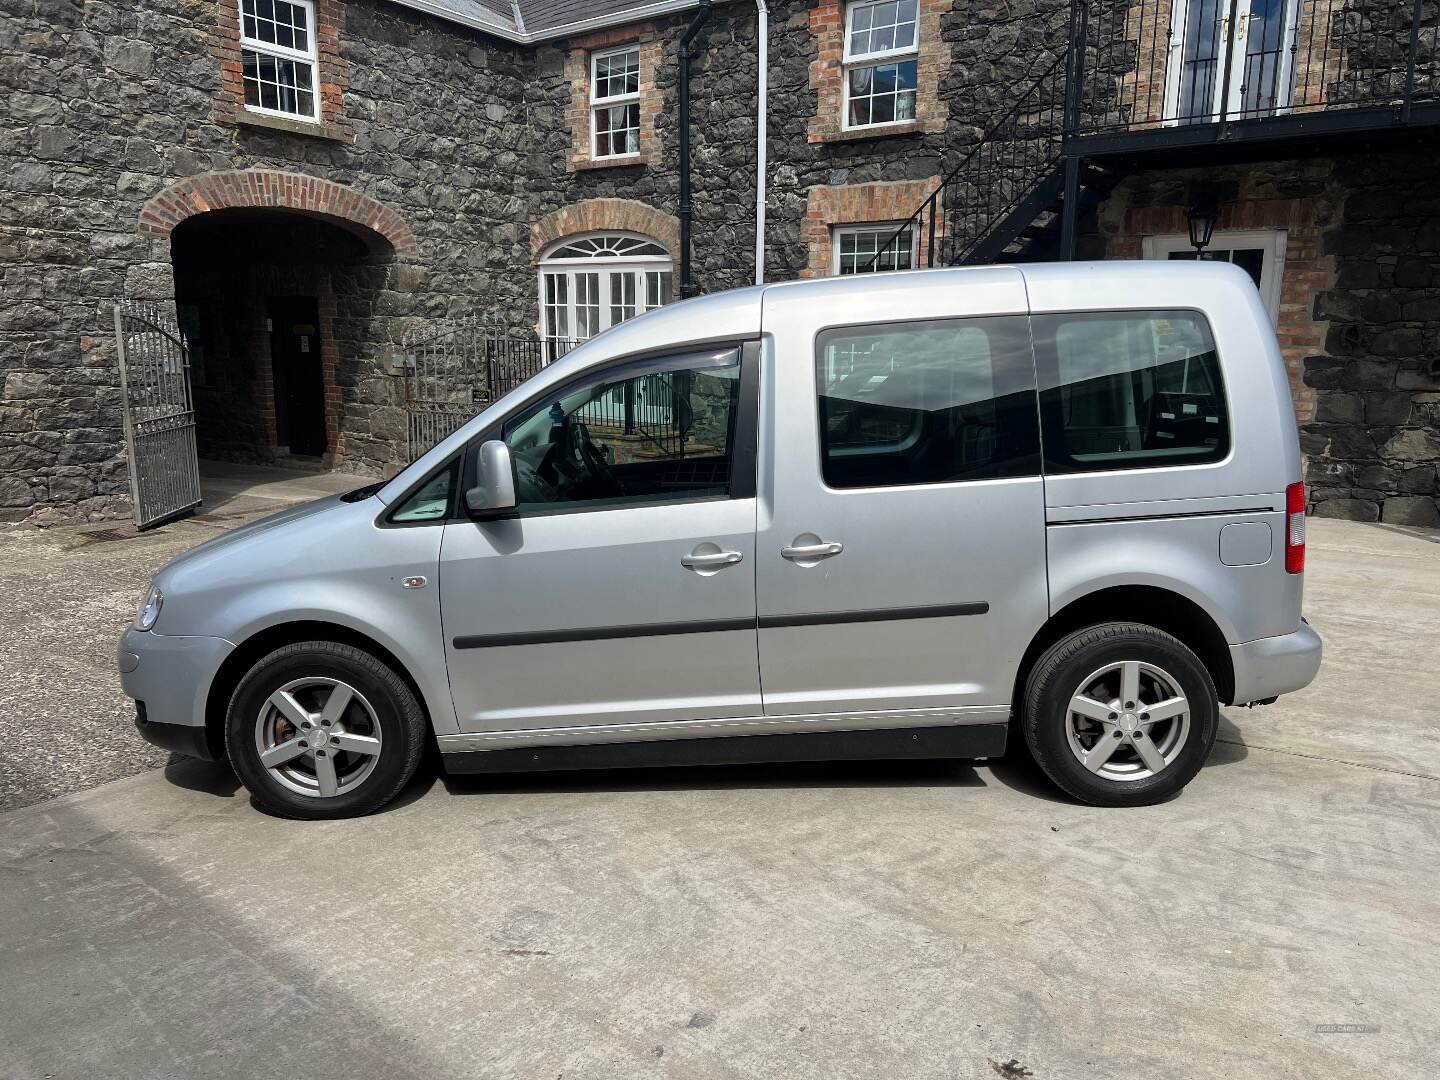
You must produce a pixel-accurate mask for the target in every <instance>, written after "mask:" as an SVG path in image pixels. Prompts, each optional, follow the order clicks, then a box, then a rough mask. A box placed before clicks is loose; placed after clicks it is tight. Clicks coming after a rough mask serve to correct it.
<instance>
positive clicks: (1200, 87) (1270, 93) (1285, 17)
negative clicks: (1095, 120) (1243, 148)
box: [1165, 0, 1299, 124]
mask: <svg viewBox="0 0 1440 1080" xmlns="http://www.w3.org/2000/svg"><path fill="white" fill-rule="evenodd" d="M1298 14H1299V3H1298V0H1177V2H1176V4H1175V5H1174V7H1173V8H1172V14H1171V24H1170V42H1171V44H1170V52H1169V62H1168V73H1169V76H1168V80H1167V86H1166V109H1165V116H1166V117H1167V118H1168V119H1170V120H1171V121H1172V122H1175V123H1181V124H1185V123H1192V124H1193V123H1206V122H1210V121H1214V120H1218V119H1220V116H1221V114H1222V111H1223V114H1224V115H1225V116H1226V117H1227V118H1229V119H1245V118H1249V117H1257V116H1269V115H1272V114H1273V113H1275V112H1276V111H1277V110H1280V109H1284V108H1286V107H1287V106H1288V105H1289V104H1290V78H1291V57H1292V53H1293V45H1294V43H1295V30H1296V22H1297V18H1298ZM1232 18H1233V19H1234V22H1235V27H1234V35H1233V37H1232V36H1231V26H1230V24H1231V20H1232ZM1227 68H1228V69H1229V80H1228V85H1227V81H1226V77H1225V76H1226V69H1227ZM1222 106H1223V109H1222Z"/></svg>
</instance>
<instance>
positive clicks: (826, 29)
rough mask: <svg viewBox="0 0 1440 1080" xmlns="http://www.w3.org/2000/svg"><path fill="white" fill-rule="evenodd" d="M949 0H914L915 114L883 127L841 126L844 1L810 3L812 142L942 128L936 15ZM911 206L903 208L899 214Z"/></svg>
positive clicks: (945, 56) (945, 59) (943, 67)
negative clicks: (916, 3)
mask: <svg viewBox="0 0 1440 1080" xmlns="http://www.w3.org/2000/svg"><path fill="white" fill-rule="evenodd" d="M953 7H954V0H920V3H919V9H918V21H917V25H916V31H917V32H918V34H919V36H920V40H919V57H918V61H919V62H918V64H917V65H916V73H915V78H916V83H915V119H914V120H911V121H909V122H908V123H903V124H887V125H885V126H884V127H875V128H855V129H853V130H847V129H846V128H845V116H844V110H845V2H844V0H819V2H818V3H816V4H815V6H814V7H812V8H811V9H810V34H811V36H812V37H813V38H814V39H815V44H816V50H817V51H816V57H815V59H814V60H812V61H811V62H810V89H812V90H814V91H815V99H816V100H815V115H814V116H812V117H811V118H810V127H809V134H808V136H807V138H808V139H809V141H810V142H812V143H826V142H848V141H850V140H853V139H878V138H882V137H884V136H886V135H912V134H915V133H916V132H933V131H944V130H945V103H944V102H943V101H941V100H940V76H941V75H942V74H943V73H944V72H945V71H947V70H948V69H949V67H950V46H949V45H948V44H947V43H946V42H945V41H944V39H943V38H941V36H940V19H941V17H942V16H944V15H946V14H947V13H949V12H950V11H951V10H952V9H953ZM914 209H915V208H914V207H913V206H912V207H911V208H910V210H906V211H905V214H902V215H901V217H902V218H903V217H905V216H906V215H908V214H909V213H910V211H911V210H914Z"/></svg>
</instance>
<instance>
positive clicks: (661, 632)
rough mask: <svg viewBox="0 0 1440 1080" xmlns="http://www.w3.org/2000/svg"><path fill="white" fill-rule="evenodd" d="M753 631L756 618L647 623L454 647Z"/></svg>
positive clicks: (461, 642)
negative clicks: (723, 631)
mask: <svg viewBox="0 0 1440 1080" xmlns="http://www.w3.org/2000/svg"><path fill="white" fill-rule="evenodd" d="M753 629H755V620H754V619H710V620H708V621H702V622H682V623H645V624H643V625H640V626H591V627H586V628H585V629H582V630H530V631H526V632H523V633H519V634H472V635H468V636H465V637H457V638H456V639H455V642H454V644H455V648H457V649H493V648H495V647H497V646H501V645H552V644H559V643H561V642H565V641H611V640H613V639H615V638H634V637H668V636H669V635H671V634H713V633H717V632H719V631H722V630H753Z"/></svg>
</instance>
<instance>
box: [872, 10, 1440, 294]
mask: <svg viewBox="0 0 1440 1080" xmlns="http://www.w3.org/2000/svg"><path fill="white" fill-rule="evenodd" d="M1420 109H1424V110H1425V111H1426V116H1425V117H1424V119H1425V121H1426V122H1432V123H1433V122H1436V121H1437V120H1440V0H1289V2H1288V3H1287V2H1286V0H1269V2H1267V3H1265V4H1260V3H1257V2H1256V0H1172V3H1170V4H1151V3H1148V2H1144V0H1072V2H1071V7H1070V26H1069V33H1068V36H1067V45H1066V47H1065V49H1064V51H1063V52H1062V53H1061V54H1060V55H1059V56H1058V57H1057V58H1056V59H1055V61H1054V62H1053V64H1051V65H1050V66H1049V67H1047V68H1046V69H1045V70H1043V71H1042V72H1041V74H1040V75H1039V76H1038V77H1037V78H1036V79H1035V81H1034V82H1032V83H1031V84H1030V85H1029V86H1028V87H1027V88H1026V89H1025V90H1024V91H1022V92H1021V94H1020V96H1019V97H1018V98H1017V99H1016V101H1015V103H1014V104H1013V105H1012V106H1011V107H1010V108H1009V109H1008V110H1007V111H1006V112H1005V113H1003V114H1002V115H1001V116H1000V118H999V119H998V120H996V121H995V122H994V123H993V124H991V125H990V126H989V127H988V128H987V129H986V130H985V131H984V133H983V135H982V136H981V137H980V138H979V140H978V141H977V142H975V143H974V144H973V145H971V146H969V147H968V149H966V150H965V152H964V154H963V156H962V157H961V159H960V161H959V162H958V163H957V164H956V165H955V166H954V168H952V169H951V170H950V171H949V172H948V173H946V174H945V175H944V176H943V178H942V179H941V182H940V184H939V186H938V187H937V188H936V190H935V192H934V193H933V194H932V195H931V196H930V197H929V198H928V199H927V200H926V201H925V203H924V204H922V205H921V206H920V207H919V208H918V209H917V210H916V211H915V212H914V213H913V214H912V215H911V216H910V218H909V219H908V220H907V221H905V222H904V223H903V224H901V225H900V226H899V227H897V228H896V230H895V232H894V233H892V234H891V236H890V238H889V239H888V240H887V242H886V244H885V245H884V246H882V247H881V249H880V251H879V252H877V253H876V255H875V256H874V257H873V258H872V259H871V260H870V261H869V262H868V263H867V264H866V265H865V266H864V267H863V268H862V269H864V270H875V269H877V268H883V267H884V265H885V263H886V262H887V261H889V262H891V263H892V264H894V262H895V260H896V259H897V257H898V253H899V252H900V250H901V247H902V246H903V245H906V244H908V243H909V242H910V240H909V237H910V236H918V237H919V239H920V245H919V253H918V254H919V258H918V259H917V265H920V266H926V267H933V266H937V265H938V266H946V265H955V264H958V263H963V262H966V261H985V259H987V258H993V257H995V256H996V255H998V254H999V253H1000V252H999V251H998V250H995V251H992V250H989V249H990V248H992V247H997V246H998V247H1000V248H1003V244H1001V245H997V244H993V243H988V240H989V238H990V237H991V236H992V234H994V233H995V231H996V229H997V227H998V226H999V225H1000V224H1001V223H1002V222H1004V221H1005V220H1006V219H1007V218H1010V217H1011V216H1012V215H1015V214H1016V213H1017V211H1018V210H1020V209H1021V208H1022V207H1023V208H1025V209H1026V211H1027V213H1028V211H1029V209H1031V208H1032V207H1031V206H1030V205H1027V204H1034V208H1035V209H1036V210H1037V211H1038V212H1040V213H1043V212H1044V209H1045V205H1046V204H1048V203H1050V202H1052V201H1053V196H1058V195H1059V193H1060V190H1061V188H1062V183H1063V182H1062V178H1061V175H1060V174H1061V172H1062V170H1061V169H1060V165H1061V164H1062V162H1063V161H1065V159H1067V158H1078V157H1083V156H1084V155H1086V154H1087V153H1089V154H1093V153H1096V152H1100V151H1102V150H1103V151H1105V152H1115V151H1124V150H1127V149H1131V148H1135V149H1138V148H1139V147H1140V146H1141V145H1142V144H1144V143H1146V142H1148V143H1149V144H1151V145H1153V146H1155V147H1160V146H1164V145H1166V144H1167V143H1173V144H1175V145H1177V146H1178V145H1182V144H1184V143H1186V142H1196V141H1219V140H1224V139H1235V138H1267V137H1271V136H1274V135H1277V134H1280V133H1281V130H1282V128H1281V122H1284V123H1285V124H1288V131H1287V132H1286V133H1288V134H1291V135H1294V134H1309V133H1312V132H1315V131H1319V130H1323V129H1324V127H1325V126H1326V123H1327V122H1328V123H1330V124H1331V125H1332V126H1334V127H1336V128H1337V129H1349V130H1359V129H1362V128H1380V127H1386V126H1393V125H1396V124H1408V123H1412V122H1415V121H1416V119H1417V117H1416V111H1417V110H1420ZM1327 114H1329V119H1328V120H1326V119H1325V117H1326V115H1327ZM1207 125H1208V126H1207ZM1116 136H1119V137H1120V138H1119V139H1118V140H1117V139H1116ZM907 230H913V232H907ZM907 250H908V249H907Z"/></svg>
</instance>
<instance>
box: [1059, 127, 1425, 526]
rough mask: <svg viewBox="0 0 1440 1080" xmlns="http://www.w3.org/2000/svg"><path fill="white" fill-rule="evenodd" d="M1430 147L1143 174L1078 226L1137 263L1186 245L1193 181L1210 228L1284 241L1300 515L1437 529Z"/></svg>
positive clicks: (1097, 249)
mask: <svg viewBox="0 0 1440 1080" xmlns="http://www.w3.org/2000/svg"><path fill="white" fill-rule="evenodd" d="M1434 174H1435V153H1434V151H1433V149H1427V148H1422V149H1419V150H1413V151H1411V150H1394V149H1390V150H1384V151H1375V152H1370V153H1366V154H1363V155H1361V154H1357V155H1354V156H1345V157H1340V158H1309V159H1303V160H1291V161H1280V162H1262V163H1254V164H1246V165H1233V166H1222V167H1210V168H1205V169H1190V170H1165V171H1163V172H1145V173H1139V174H1136V175H1133V176H1130V177H1128V178H1127V179H1126V180H1125V181H1124V182H1123V183H1122V184H1121V185H1120V186H1119V187H1118V188H1116V190H1115V191H1114V192H1113V193H1112V195H1111V196H1110V198H1109V199H1108V200H1107V201H1106V202H1105V203H1104V204H1103V205H1102V206H1101V208H1100V212H1099V214H1098V215H1097V217H1096V218H1095V219H1094V220H1092V221H1091V222H1089V228H1090V235H1089V236H1087V237H1085V238H1084V247H1085V249H1086V250H1088V251H1089V252H1090V253H1091V254H1094V255H1097V256H1099V257H1107V258H1139V257H1140V254H1141V239H1142V237H1144V236H1145V235H1153V234H1164V233H1184V232H1185V228H1186V225H1185V219H1184V208H1185V207H1186V206H1187V205H1189V204H1190V203H1191V202H1192V201H1193V198H1192V195H1193V192H1194V190H1195V186H1196V185H1197V184H1203V186H1204V187H1205V188H1206V189H1207V190H1208V191H1210V192H1211V193H1213V194H1214V195H1216V196H1217V197H1218V200H1219V202H1220V205H1221V208H1222V209H1221V218H1220V221H1219V223H1218V226H1217V228H1218V229H1221V230H1224V229H1284V230H1286V241H1287V242H1286V251H1285V266H1284V277H1283V279H1282V292H1281V302H1280V315H1279V326H1278V328H1277V334H1278V337H1279V340H1280V345H1281V351H1282V353H1283V354H1284V356H1285V358H1286V362H1287V366H1288V367H1289V371H1290V381H1291V389H1292V392H1293V395H1294V398H1295V405H1296V413H1297V417H1298V419H1299V420H1300V421H1301V446H1302V449H1303V450H1304V452H1305V455H1306V459H1307V480H1308V482H1309V485H1310V506H1311V510H1312V512H1314V513H1316V514H1320V515H1323V516H1331V517H1347V518H1356V519H1359V520H1365V521H1377V520H1380V521H1388V522H1395V523H1399V524H1413V525H1432V526H1435V525H1440V510H1437V503H1436V496H1437V494H1440V478H1437V467H1440V194H1437V193H1436V192H1435V190H1434V185H1433V178H1434Z"/></svg>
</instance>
